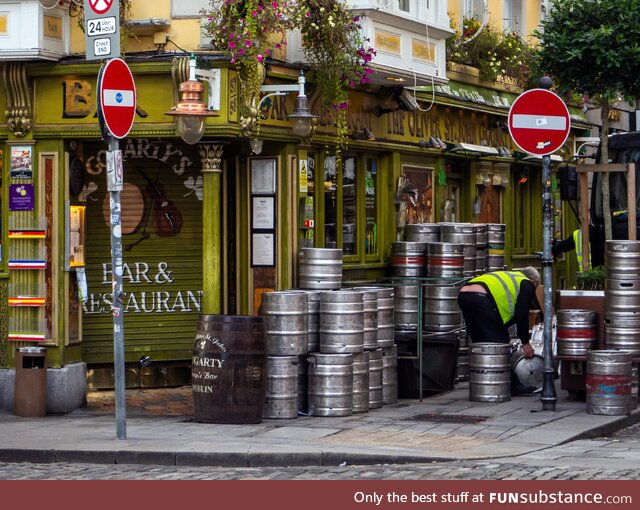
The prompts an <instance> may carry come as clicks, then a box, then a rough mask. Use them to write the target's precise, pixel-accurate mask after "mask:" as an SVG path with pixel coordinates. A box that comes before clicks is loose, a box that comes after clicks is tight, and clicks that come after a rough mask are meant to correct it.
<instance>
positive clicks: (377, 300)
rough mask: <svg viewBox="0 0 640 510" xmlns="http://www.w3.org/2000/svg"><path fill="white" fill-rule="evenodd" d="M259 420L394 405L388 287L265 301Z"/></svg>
mask: <svg viewBox="0 0 640 510" xmlns="http://www.w3.org/2000/svg"><path fill="white" fill-rule="evenodd" d="M261 313H262V315H263V317H264V322H265V340H266V345H267V361H268V362H267V398H266V401H265V408H264V415H263V416H264V417H265V418H295V417H297V416H298V414H299V413H302V414H309V415H311V416H349V415H351V414H352V413H360V412H367V411H368V410H369V409H375V408H379V407H382V405H383V404H391V403H395V402H397V394H398V392H397V374H396V370H397V350H396V347H395V345H394V338H393V289H392V288H391V287H360V288H351V289H342V288H340V289H335V290H310V289H299V290H291V291H276V292H268V293H265V294H264V295H263V298H262V306H261Z"/></svg>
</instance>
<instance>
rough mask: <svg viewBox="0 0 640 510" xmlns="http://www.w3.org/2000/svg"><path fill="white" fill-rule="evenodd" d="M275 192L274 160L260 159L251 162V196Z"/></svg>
mask: <svg viewBox="0 0 640 510" xmlns="http://www.w3.org/2000/svg"><path fill="white" fill-rule="evenodd" d="M275 192H276V160H275V158H262V159H252V160H251V194H252V195H260V194H263V195H269V194H275Z"/></svg>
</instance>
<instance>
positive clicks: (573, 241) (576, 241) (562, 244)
mask: <svg viewBox="0 0 640 510" xmlns="http://www.w3.org/2000/svg"><path fill="white" fill-rule="evenodd" d="M571 250H575V251H576V262H577V263H578V271H580V272H582V271H583V267H582V230H581V229H577V230H574V232H573V234H571V235H570V236H569V237H567V238H566V239H562V240H560V241H557V240H555V239H554V241H553V243H552V246H551V254H552V255H553V258H554V259H555V258H556V257H557V256H558V255H560V254H561V253H566V252H568V251H571Z"/></svg>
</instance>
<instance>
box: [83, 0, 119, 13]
mask: <svg viewBox="0 0 640 510" xmlns="http://www.w3.org/2000/svg"><path fill="white" fill-rule="evenodd" d="M88 3H89V7H91V10H92V11H93V12H95V13H96V14H104V13H105V12H107V11H108V10H109V9H110V8H111V5H112V4H113V0H89V2H88Z"/></svg>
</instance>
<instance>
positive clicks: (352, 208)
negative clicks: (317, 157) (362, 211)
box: [342, 157, 358, 255]
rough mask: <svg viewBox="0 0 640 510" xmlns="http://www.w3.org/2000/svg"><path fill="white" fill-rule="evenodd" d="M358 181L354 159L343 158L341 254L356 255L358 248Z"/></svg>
mask: <svg viewBox="0 0 640 510" xmlns="http://www.w3.org/2000/svg"><path fill="white" fill-rule="evenodd" d="M357 192H358V180H357V178H356V158H354V157H347V158H344V163H343V167H342V253H343V254H344V255H357V254H358V249H357V248H358V246H357V243H356V240H357V227H358V223H357V220H358V210H357V209H358V201H357V198H358V193H357Z"/></svg>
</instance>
